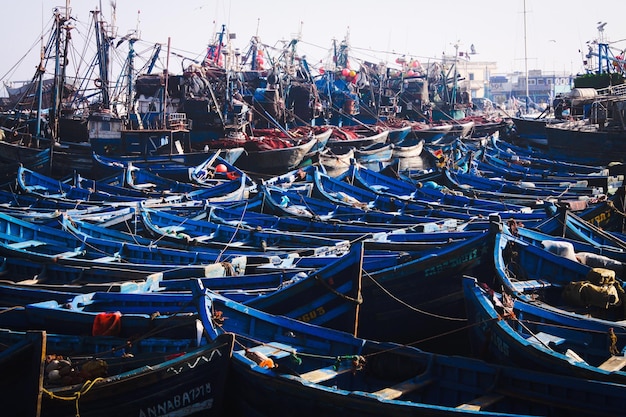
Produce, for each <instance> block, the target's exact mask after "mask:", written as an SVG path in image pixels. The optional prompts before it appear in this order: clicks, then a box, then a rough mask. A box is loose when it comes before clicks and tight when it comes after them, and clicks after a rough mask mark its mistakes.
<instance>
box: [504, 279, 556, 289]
mask: <svg viewBox="0 0 626 417" xmlns="http://www.w3.org/2000/svg"><path fill="white" fill-rule="evenodd" d="M511 284H512V285H513V289H514V290H515V291H517V292H525V291H531V290H539V289H541V288H547V287H550V286H552V283H550V282H548V281H544V280H542V279H529V280H526V281H512V282H511Z"/></svg>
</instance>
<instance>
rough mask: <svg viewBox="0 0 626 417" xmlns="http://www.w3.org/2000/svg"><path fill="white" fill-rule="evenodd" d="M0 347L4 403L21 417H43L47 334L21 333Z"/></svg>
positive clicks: (5, 341)
mask: <svg viewBox="0 0 626 417" xmlns="http://www.w3.org/2000/svg"><path fill="white" fill-rule="evenodd" d="M0 341H1V343H2V348H0V370H2V372H3V374H4V377H3V378H2V379H1V380H0V388H1V390H0V401H2V404H3V406H4V407H6V410H11V411H10V412H11V413H14V414H15V415H20V416H39V415H40V412H41V402H42V388H43V380H44V378H43V375H44V366H45V360H46V332H44V331H41V330H33V331H29V332H23V333H20V334H19V335H18V336H17V337H16V338H14V339H12V340H2V339H0Z"/></svg>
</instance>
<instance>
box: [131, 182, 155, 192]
mask: <svg viewBox="0 0 626 417" xmlns="http://www.w3.org/2000/svg"><path fill="white" fill-rule="evenodd" d="M155 187H156V184H153V183H151V182H144V183H142V184H133V188H136V189H138V190H147V189H151V188H155Z"/></svg>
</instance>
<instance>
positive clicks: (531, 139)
mask: <svg viewBox="0 0 626 417" xmlns="http://www.w3.org/2000/svg"><path fill="white" fill-rule="evenodd" d="M511 121H512V122H513V125H514V126H515V138H516V139H518V140H519V141H520V142H522V143H525V144H527V145H530V146H535V147H541V148H544V149H547V147H548V135H547V133H546V127H547V126H551V125H553V124H559V123H563V122H566V121H567V119H557V118H555V117H548V116H546V117H525V116H518V117H515V116H514V117H511Z"/></svg>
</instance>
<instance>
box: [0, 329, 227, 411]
mask: <svg viewBox="0 0 626 417" xmlns="http://www.w3.org/2000/svg"><path fill="white" fill-rule="evenodd" d="M37 333H39V335H40V336H39V341H38V345H42V346H39V349H38V350H39V355H35V356H36V357H34V358H33V357H32V353H33V352H32V348H31V349H27V347H26V346H24V347H23V348H22V349H21V351H22V355H26V354H28V353H29V352H30V353H31V354H30V355H28V357H24V358H22V360H19V361H18V360H17V359H18V358H17V357H15V358H14V360H13V361H11V363H7V364H6V365H7V366H9V365H10V366H12V367H13V372H11V373H9V374H7V375H11V374H14V375H16V374H17V372H18V371H19V375H20V377H19V378H12V377H8V378H3V381H6V386H4V387H3V388H5V389H4V390H3V392H2V394H1V398H2V399H3V400H5V404H6V405H7V406H12V408H11V410H12V412H18V411H19V410H20V409H22V410H26V409H28V410H33V409H35V408H37V412H36V413H29V414H19V415H31V416H32V415H37V416H67V415H70V414H75V413H80V415H81V416H98V415H103V413H104V414H106V415H119V416H137V415H151V414H156V413H158V412H159V411H158V410H164V409H167V410H170V412H174V411H175V412H177V413H180V415H189V416H191V415H205V416H221V415H222V413H223V400H224V396H225V388H226V383H227V378H228V376H229V368H230V360H231V355H232V349H233V343H234V336H233V335H232V334H223V335H220V337H219V338H216V339H215V340H214V341H213V342H211V343H206V342H203V343H202V344H200V345H198V344H197V340H196V341H195V342H196V343H193V342H192V341H191V340H189V341H187V340H170V339H164V338H158V337H150V338H146V339H143V340H141V339H139V338H131V339H122V338H118V337H112V336H69V335H65V334H61V333H59V334H54V333H48V332H28V333H23V332H17V331H6V330H0V342H1V343H3V344H6V343H9V342H11V341H12V340H15V339H17V338H19V337H22V338H33V336H35V335H36V334H37ZM192 340H193V339H192ZM42 342H43V343H42ZM31 343H33V344H34V341H33V342H31ZM46 354H47V355H46ZM44 367H45V369H44ZM30 368H36V369H37V370H38V371H39V372H38V375H37V376H38V379H37V381H38V382H39V387H32V388H30V389H27V387H25V385H26V383H27V382H28V381H32V379H30V378H26V377H25V374H29V373H30V371H31V369H30ZM3 369H4V370H5V371H7V372H9V370H10V368H8V367H3ZM33 389H35V390H33ZM11 393H12V394H13V395H14V397H13V398H11V397H10V394H11ZM77 393H80V394H77ZM36 398H38V400H37V401H36V400H35V399H36ZM18 399H19V401H20V402H21V405H20V404H18V403H17V400H18ZM14 403H15V404H14Z"/></svg>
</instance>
